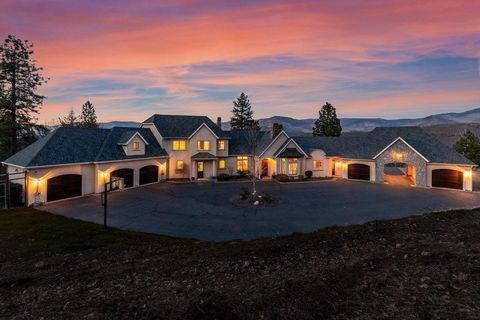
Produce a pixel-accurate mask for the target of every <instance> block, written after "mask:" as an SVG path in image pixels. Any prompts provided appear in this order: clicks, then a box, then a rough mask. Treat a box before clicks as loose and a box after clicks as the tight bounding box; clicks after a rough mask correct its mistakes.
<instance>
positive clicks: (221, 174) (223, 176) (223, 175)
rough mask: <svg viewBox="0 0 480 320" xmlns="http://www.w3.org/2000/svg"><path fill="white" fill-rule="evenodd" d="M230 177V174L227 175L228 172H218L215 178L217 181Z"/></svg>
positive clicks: (226, 179)
mask: <svg viewBox="0 0 480 320" xmlns="http://www.w3.org/2000/svg"><path fill="white" fill-rule="evenodd" d="M230 179H232V176H231V175H229V174H228V173H220V174H219V175H218V176H217V180H218V181H228V180H230Z"/></svg>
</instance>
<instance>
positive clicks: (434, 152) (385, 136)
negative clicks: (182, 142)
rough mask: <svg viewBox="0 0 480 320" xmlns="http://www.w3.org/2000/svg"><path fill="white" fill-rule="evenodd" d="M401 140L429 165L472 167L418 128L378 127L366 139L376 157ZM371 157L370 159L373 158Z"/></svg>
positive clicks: (464, 159) (467, 161) (471, 163)
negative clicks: (373, 148) (373, 149)
mask: <svg viewBox="0 0 480 320" xmlns="http://www.w3.org/2000/svg"><path fill="white" fill-rule="evenodd" d="M399 137H400V138H402V139H403V140H404V141H405V142H407V143H408V144H409V145H410V146H411V147H412V148H414V149H415V150H416V151H417V152H419V153H420V154H421V155H423V157H425V158H427V159H428V160H429V162H431V163H451V164H466V165H474V163H473V162H472V161H470V160H468V159H467V158H465V157H464V156H463V155H461V154H460V153H458V152H456V151H455V150H453V149H452V148H450V147H449V146H447V145H445V144H443V143H442V142H440V141H439V140H437V139H436V138H434V137H432V136H431V135H429V134H428V133H426V132H425V131H424V130H423V129H422V128H420V127H379V128H375V129H374V130H372V131H371V132H370V133H369V134H368V136H367V138H368V139H369V140H370V141H372V143H373V144H374V145H375V146H376V148H377V150H376V153H375V154H374V155H373V156H375V155H377V154H378V153H379V152H380V151H382V150H383V149H384V148H385V147H386V146H387V145H389V144H390V143H392V142H393V141H394V140H396V139H397V138H399ZM373 156H372V157H373Z"/></svg>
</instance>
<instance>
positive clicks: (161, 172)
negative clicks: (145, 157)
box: [160, 163, 166, 176]
mask: <svg viewBox="0 0 480 320" xmlns="http://www.w3.org/2000/svg"><path fill="white" fill-rule="evenodd" d="M165 167H166V166H165V163H161V164H160V175H161V176H164V175H165Z"/></svg>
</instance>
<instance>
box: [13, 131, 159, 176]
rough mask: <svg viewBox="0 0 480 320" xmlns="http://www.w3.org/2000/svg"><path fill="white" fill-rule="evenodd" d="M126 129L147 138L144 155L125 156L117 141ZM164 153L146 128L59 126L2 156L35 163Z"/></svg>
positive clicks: (22, 163)
mask: <svg viewBox="0 0 480 320" xmlns="http://www.w3.org/2000/svg"><path fill="white" fill-rule="evenodd" d="M128 131H133V132H135V131H137V132H139V133H140V134H141V135H142V136H143V137H144V138H145V139H146V140H147V141H148V143H149V145H147V146H146V147H145V153H146V154H145V156H134V157H128V156H126V155H125V153H124V152H123V148H122V147H121V146H119V145H118V141H120V138H121V137H122V135H124V134H125V133H126V132H128ZM129 134H130V133H129ZM166 155H167V153H166V152H165V150H163V149H162V148H161V147H160V145H159V144H158V142H157V141H156V139H155V137H154V136H153V134H152V133H151V131H150V130H149V129H133V128H119V127H114V128H112V129H100V128H64V127H60V128H58V129H56V130H55V131H53V132H51V133H49V134H48V135H47V136H46V137H43V138H41V139H39V140H38V141H36V142H34V143H32V144H31V145H29V146H28V147H26V148H25V149H23V150H21V151H19V152H17V153H16V154H14V155H13V156H11V157H10V158H8V159H6V160H5V163H7V164H13V165H17V166H20V167H39V166H51V165H61V164H71V163H85V162H94V161H111V160H112V161H113V160H124V159H133V158H143V157H156V156H166Z"/></svg>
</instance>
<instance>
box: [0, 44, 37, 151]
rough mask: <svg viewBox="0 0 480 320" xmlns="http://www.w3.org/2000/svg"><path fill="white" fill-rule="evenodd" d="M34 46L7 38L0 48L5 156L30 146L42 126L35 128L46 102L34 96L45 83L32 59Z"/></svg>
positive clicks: (1, 115) (0, 87)
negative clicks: (42, 106)
mask: <svg viewBox="0 0 480 320" xmlns="http://www.w3.org/2000/svg"><path fill="white" fill-rule="evenodd" d="M32 55H33V44H31V43H30V42H28V41H27V40H21V39H17V38H16V37H15V36H12V35H9V36H8V37H7V38H6V39H5V40H4V42H3V44H1V45H0V100H2V102H1V103H0V117H1V118H2V121H3V122H4V125H6V126H7V128H6V139H5V140H6V142H5V148H6V149H7V150H6V154H7V155H12V154H14V153H16V152H17V151H18V150H19V149H20V148H21V147H23V146H24V145H25V144H26V143H29V142H30V141H31V140H32V139H34V137H35V136H36V133H37V131H38V130H40V131H43V128H42V127H41V126H38V125H36V124H35V122H36V121H37V119H36V118H35V114H36V113H38V111H39V109H40V106H41V105H42V103H43V99H44V98H45V97H44V96H42V95H39V94H37V93H36V91H37V89H38V88H39V87H40V86H41V85H42V84H44V83H45V82H46V79H45V78H43V76H42V75H41V71H42V68H40V67H37V66H36V64H35V60H33V59H32Z"/></svg>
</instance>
